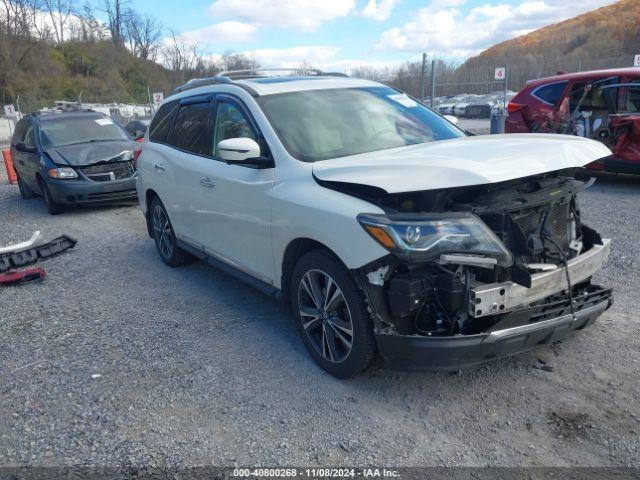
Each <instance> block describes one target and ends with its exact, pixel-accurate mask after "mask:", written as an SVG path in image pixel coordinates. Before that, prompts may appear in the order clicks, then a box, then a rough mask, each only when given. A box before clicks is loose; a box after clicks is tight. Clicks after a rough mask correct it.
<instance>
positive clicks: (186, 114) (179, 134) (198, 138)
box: [168, 102, 212, 156]
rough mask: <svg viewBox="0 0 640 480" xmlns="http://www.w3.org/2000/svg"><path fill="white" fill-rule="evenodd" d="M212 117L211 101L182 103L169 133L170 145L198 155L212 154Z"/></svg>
mask: <svg viewBox="0 0 640 480" xmlns="http://www.w3.org/2000/svg"><path fill="white" fill-rule="evenodd" d="M210 117H211V104H210V103H209V102H202V103H191V104H187V105H182V106H181V107H180V110H179V111H178V114H177V116H176V119H175V121H174V126H173V130H172V131H171V133H170V134H169V140H168V143H169V145H171V146H172V147H175V148H178V149H180V150H184V151H186V152H189V153H194V154H196V155H206V156H211V150H212V148H211V133H210V132H211V121H210Z"/></svg>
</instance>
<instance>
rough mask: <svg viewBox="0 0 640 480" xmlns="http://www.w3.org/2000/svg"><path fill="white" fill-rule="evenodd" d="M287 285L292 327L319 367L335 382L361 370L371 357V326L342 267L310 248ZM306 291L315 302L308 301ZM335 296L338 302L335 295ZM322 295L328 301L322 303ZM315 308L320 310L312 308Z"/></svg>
mask: <svg viewBox="0 0 640 480" xmlns="http://www.w3.org/2000/svg"><path fill="white" fill-rule="evenodd" d="M323 279H324V280H323ZM329 281H330V282H329ZM323 282H324V283H323ZM311 283H314V284H315V287H317V288H314V287H313V286H311ZM334 284H335V285H334ZM290 285H291V286H290V297H289V298H290V300H291V308H292V311H293V315H294V318H295V321H296V327H297V328H298V331H299V333H300V336H301V338H302V341H303V342H304V345H305V347H306V348H307V350H308V351H309V354H310V355H311V356H312V357H313V359H314V360H315V361H316V362H317V363H318V365H320V366H321V367H322V368H323V369H325V370H326V371H327V372H329V373H330V374H331V375H334V376H336V377H338V378H350V377H354V376H357V375H358V374H360V373H362V372H364V371H365V370H366V369H367V368H368V367H369V366H370V365H371V362H372V361H373V359H374V358H375V356H376V344H375V338H374V334H373V322H372V321H371V317H370V315H369V312H368V310H367V304H366V301H365V297H364V294H363V292H362V291H361V290H360V289H359V288H358V286H357V285H356V283H355V281H354V280H353V278H352V276H351V274H350V273H349V271H348V270H347V269H346V268H345V267H344V265H342V263H341V262H340V261H339V260H338V259H337V258H336V257H335V256H334V255H332V254H331V253H330V252H328V251H326V250H322V249H319V250H313V251H311V252H309V253H306V254H305V255H303V256H302V257H301V258H300V260H298V263H297V264H296V266H295V268H294V269H293V274H292V278H291V284H290ZM310 289H311V290H312V291H315V292H316V293H318V295H316V297H320V298H318V299H314V298H312V295H311V294H310V293H309V292H310ZM338 292H339V293H341V296H342V300H340V298H339V296H338V297H336V295H338ZM327 293H329V295H327ZM327 296H328V297H330V298H331V299H332V301H330V302H329V301H327V300H326V297H327ZM336 298H337V299H336ZM318 304H322V308H321V309H320V308H314V307H317V305H318ZM321 310H322V311H321ZM303 311H304V312H303ZM347 316H350V319H349V320H350V322H351V328H350V329H349V323H348V321H347ZM349 330H351V332H352V334H351V335H350V336H349V334H348V331H349ZM349 340H350V342H349ZM331 343H333V348H331V347H330V345H331ZM349 343H350V347H348V346H347V345H348V344H349Z"/></svg>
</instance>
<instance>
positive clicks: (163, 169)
mask: <svg viewBox="0 0 640 480" xmlns="http://www.w3.org/2000/svg"><path fill="white" fill-rule="evenodd" d="M153 167H154V168H155V169H156V170H162V171H163V172H164V171H165V170H166V169H167V167H165V166H164V163H154V164H153Z"/></svg>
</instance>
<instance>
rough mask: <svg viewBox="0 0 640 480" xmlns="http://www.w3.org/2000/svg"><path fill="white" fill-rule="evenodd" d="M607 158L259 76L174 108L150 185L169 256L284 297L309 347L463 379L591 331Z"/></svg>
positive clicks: (347, 367) (181, 99)
mask: <svg viewBox="0 0 640 480" xmlns="http://www.w3.org/2000/svg"><path fill="white" fill-rule="evenodd" d="M608 155H610V151H609V150H608V149H607V148H606V147H605V146H603V145H602V144H601V143H599V142H595V141H591V140H587V139H583V138H578V137H574V136H562V135H506V136H505V135H493V136H471V135H469V134H467V133H466V132H465V131H463V130H461V129H460V128H458V127H457V126H455V125H454V124H453V123H451V122H450V121H448V120H447V119H445V118H444V117H442V116H440V115H438V114H437V113H434V112H433V111H432V110H430V109H429V108H427V107H425V106H424V105H422V104H420V103H418V102H417V101H415V100H413V99H412V98H410V97H408V96H407V95H405V94H403V93H401V92H399V91H396V90H394V89H392V88H390V87H387V86H384V85H381V84H378V83H374V82H370V81H364V80H357V79H351V78H348V77H342V76H332V75H323V74H318V75H309V76H299V77H296V76H280V77H274V76H264V75H262V74H261V73H260V72H244V73H242V72H241V73H236V74H228V75H226V76H220V77H215V78H209V79H200V80H195V81H191V82H189V83H187V84H185V85H183V86H182V87H179V88H178V89H176V92H175V93H174V94H173V95H172V96H171V97H169V98H168V99H166V100H165V102H164V103H163V104H162V106H161V107H160V108H159V110H158V112H157V113H156V115H155V117H154V119H153V121H152V123H151V125H150V128H149V131H148V133H147V135H146V137H145V141H144V148H143V150H142V154H141V156H140V157H139V159H138V168H139V172H140V175H139V179H138V184H137V188H138V196H139V199H140V204H141V206H142V209H143V211H144V213H145V216H146V219H147V225H148V231H149V235H150V236H151V237H152V238H154V239H155V243H156V246H157V249H158V252H159V254H160V257H161V258H162V260H163V261H164V262H165V263H166V264H167V265H170V266H177V265H180V264H182V263H185V262H186V261H188V260H190V259H193V258H195V257H197V258H200V259H204V260H206V261H208V262H210V263H212V264H215V265H218V266H220V267H222V268H224V269H225V270H226V271H228V272H230V273H232V274H234V275H236V276H238V277H240V278H242V279H244V280H247V281H249V282H250V283H251V284H253V285H255V286H257V287H259V288H260V289H262V290H263V291H265V292H267V293H269V294H272V295H274V296H278V297H282V298H283V299H284V300H285V301H286V302H287V303H288V304H289V305H290V306H291V309H292V311H293V316H294V318H295V321H296V324H297V327H298V329H299V331H300V333H301V337H302V340H303V342H304V344H305V346H306V348H307V349H308V351H309V353H310V354H311V356H312V357H313V358H314V359H315V360H316V361H317V362H318V364H320V366H322V367H323V368H324V369H325V370H327V371H328V372H330V373H332V374H334V375H336V376H338V377H350V376H353V375H356V374H358V373H359V372H362V371H363V370H365V369H366V368H367V366H369V365H370V364H371V362H372V361H373V359H374V358H375V357H376V356H377V355H378V354H380V355H381V356H382V357H383V358H384V359H385V361H386V362H387V364H388V365H391V366H393V367H397V368H403V369H459V368H461V367H465V366H470V365H475V364H479V363H482V362H485V361H487V360H490V359H493V358H497V357H502V356H506V355H511V354H514V353H518V352H521V351H525V350H528V349H531V348H534V347H536V346H539V345H543V344H548V343H549V342H552V341H555V340H557V339H558V338H561V337H563V336H565V335H566V334H567V333H569V332H570V331H572V330H576V329H581V328H583V327H585V326H587V325H589V324H590V323H592V322H593V321H594V320H595V319H596V318H597V317H598V316H599V315H600V314H601V313H602V312H603V311H604V310H606V309H607V308H608V307H609V305H610V304H611V301H612V300H611V298H612V297H611V290H610V289H606V288H603V287H600V286H597V285H594V284H592V283H591V276H592V275H593V274H594V273H595V272H597V271H598V270H599V269H600V268H601V266H602V263H603V262H604V260H605V258H606V256H607V254H608V251H609V241H608V240H606V239H602V238H601V237H600V235H598V233H596V232H595V231H594V230H592V229H591V228H589V227H588V226H586V225H584V224H583V223H582V222H581V218H580V209H579V206H578V202H577V198H576V195H577V193H578V192H579V191H581V190H582V189H584V188H585V187H587V186H588V184H586V183H584V182H581V181H578V180H576V179H575V178H574V175H573V174H574V172H575V171H576V170H577V169H579V168H581V167H583V166H584V165H586V164H588V163H590V162H592V161H594V160H597V159H600V158H602V157H606V156H608ZM265 328H267V325H265Z"/></svg>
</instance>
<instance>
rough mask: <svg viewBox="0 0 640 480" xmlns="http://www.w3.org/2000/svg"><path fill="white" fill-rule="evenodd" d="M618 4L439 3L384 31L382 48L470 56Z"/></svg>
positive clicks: (597, 0)
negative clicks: (464, 8)
mask: <svg viewBox="0 0 640 480" xmlns="http://www.w3.org/2000/svg"><path fill="white" fill-rule="evenodd" d="M615 1H616V0H583V1H582V2H580V3H577V2H569V1H566V2H564V1H563V2H559V1H556V0H524V1H522V2H521V3H519V4H516V5H512V4H507V3H486V4H484V5H481V6H478V7H475V8H471V9H470V10H469V11H468V12H465V13H463V12H462V10H461V9H460V8H459V7H460V6H461V5H463V4H464V3H466V1H465V0H435V1H432V2H431V3H430V4H429V5H427V6H426V7H423V8H421V9H418V10H417V11H416V12H414V19H413V20H412V21H410V22H407V23H405V24H404V25H402V26H400V27H395V28H391V29H389V30H386V31H385V32H383V33H382V36H381V37H380V41H379V42H378V44H377V46H378V48H381V49H384V50H395V51H403V52H414V53H415V52H420V51H426V52H427V53H429V54H433V55H437V56H441V57H461V58H464V57H468V56H471V55H474V54H477V53H479V52H481V51H482V50H484V49H486V48H488V47H490V46H491V45H494V44H496V43H499V42H502V41H504V40H508V39H510V38H514V37H516V36H518V35H522V34H523V33H528V32H530V31H532V30H535V29H538V28H540V27H543V26H545V25H549V24H552V23H556V22H560V21H562V20H566V19H568V18H571V17H574V16H576V15H580V14H582V13H585V12H587V11H590V10H593V9H595V8H598V7H601V6H604V5H608V4H611V3H614V2H615Z"/></svg>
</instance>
